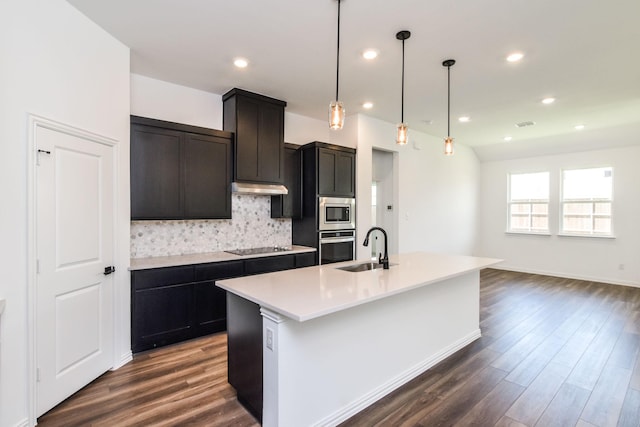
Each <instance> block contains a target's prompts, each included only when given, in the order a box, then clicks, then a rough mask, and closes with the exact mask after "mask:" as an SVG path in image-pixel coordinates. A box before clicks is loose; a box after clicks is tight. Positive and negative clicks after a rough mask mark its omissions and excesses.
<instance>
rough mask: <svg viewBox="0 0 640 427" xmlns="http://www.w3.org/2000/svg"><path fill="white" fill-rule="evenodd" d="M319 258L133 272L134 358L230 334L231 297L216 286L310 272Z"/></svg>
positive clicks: (292, 256)
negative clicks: (218, 282)
mask: <svg viewBox="0 0 640 427" xmlns="http://www.w3.org/2000/svg"><path fill="white" fill-rule="evenodd" d="M314 262H315V253H314V252H303V253H296V254H284V255H277V256H269V257H259V258H246V259H239V260H233V261H221V262H212V263H206V264H193V265H185V266H177V267H164V268H152V269H147V270H134V271H132V272H131V349H132V351H133V352H134V353H137V352H140V351H144V350H149V349H152V348H156V347H161V346H164V345H168V344H173V343H176V342H180V341H184V340H188V339H191V338H196V337H200V336H203V335H207V334H211V333H215V332H220V331H224V330H226V329H227V304H226V291H224V290H223V289H221V288H218V287H217V286H216V285H215V282H216V280H221V279H229V278H232V277H240V276H244V275H250V274H259V273H268V272H272V271H281V270H287V269H292V268H300V267H307V266H309V265H313V264H314Z"/></svg>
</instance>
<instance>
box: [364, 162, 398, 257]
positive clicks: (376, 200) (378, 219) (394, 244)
mask: <svg viewBox="0 0 640 427" xmlns="http://www.w3.org/2000/svg"><path fill="white" fill-rule="evenodd" d="M397 156H398V153H394V152H390V151H383V150H377V149H374V150H373V153H372V167H371V225H373V226H377V227H382V228H384V229H385V230H386V232H387V236H388V238H389V242H387V245H388V246H389V253H390V254H397V253H398V209H397V205H398V196H397V182H398V178H397V160H398V159H397ZM372 237H373V239H372V243H371V245H370V246H371V257H372V258H373V257H376V258H377V257H378V254H379V253H381V252H384V242H383V241H382V238H381V234H379V233H375V234H374V235H372Z"/></svg>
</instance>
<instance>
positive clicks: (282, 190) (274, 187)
mask: <svg viewBox="0 0 640 427" xmlns="http://www.w3.org/2000/svg"><path fill="white" fill-rule="evenodd" d="M231 192H232V193H236V194H253V195H265V196H275V195H278V194H289V190H287V187H285V186H284V185H281V184H254V183H248V182H232V183H231Z"/></svg>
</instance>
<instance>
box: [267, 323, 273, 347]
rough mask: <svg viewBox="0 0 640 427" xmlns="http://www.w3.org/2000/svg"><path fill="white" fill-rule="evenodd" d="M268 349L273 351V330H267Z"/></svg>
mask: <svg viewBox="0 0 640 427" xmlns="http://www.w3.org/2000/svg"><path fill="white" fill-rule="evenodd" d="M267 348H268V349H269V350H271V351H273V329H269V328H267Z"/></svg>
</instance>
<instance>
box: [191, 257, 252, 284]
mask: <svg viewBox="0 0 640 427" xmlns="http://www.w3.org/2000/svg"><path fill="white" fill-rule="evenodd" d="M243 274H244V261H242V260H239V261H225V262H212V263H210V264H200V265H196V271H195V278H196V280H197V281H198V282H200V281H203V280H218V279H230V278H232V277H239V276H242V275H243Z"/></svg>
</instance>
